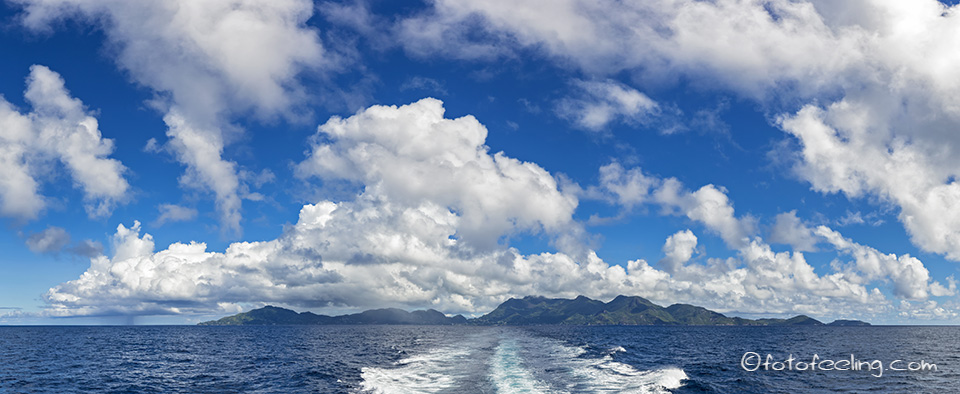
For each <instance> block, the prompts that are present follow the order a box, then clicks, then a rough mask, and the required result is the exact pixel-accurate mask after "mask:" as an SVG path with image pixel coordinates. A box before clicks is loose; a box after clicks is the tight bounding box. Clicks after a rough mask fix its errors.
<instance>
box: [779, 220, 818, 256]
mask: <svg viewBox="0 0 960 394" xmlns="http://www.w3.org/2000/svg"><path fill="white" fill-rule="evenodd" d="M770 241H771V242H775V243H780V244H786V245H790V246H792V247H793V250H796V251H800V252H815V251H817V238H816V237H815V236H814V235H813V231H812V230H810V228H809V227H807V226H806V225H804V224H803V222H801V221H800V218H798V217H797V211H796V210H793V211H790V212H783V213H780V214H778V215H777V216H776V218H774V224H773V228H772V229H770Z"/></svg>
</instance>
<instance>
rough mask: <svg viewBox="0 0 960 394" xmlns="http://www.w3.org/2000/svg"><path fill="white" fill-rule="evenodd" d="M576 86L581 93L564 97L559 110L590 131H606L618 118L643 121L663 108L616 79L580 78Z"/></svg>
mask: <svg viewBox="0 0 960 394" xmlns="http://www.w3.org/2000/svg"><path fill="white" fill-rule="evenodd" d="M574 86H575V87H576V88H577V90H579V93H580V94H581V96H580V97H568V98H565V99H563V100H560V102H559V103H558V104H557V113H558V114H559V115H560V116H561V117H563V118H566V119H567V120H569V121H571V122H573V123H574V124H575V125H577V126H579V127H582V128H585V129H587V130H591V131H602V130H604V128H606V127H607V125H608V124H609V123H610V122H613V121H616V120H618V119H619V120H621V121H623V122H626V123H639V122H642V121H644V120H645V119H646V118H647V117H649V116H652V115H655V114H656V113H657V112H658V110H659V106H658V105H657V103H656V102H655V101H653V100H651V99H650V98H649V97H647V95H645V94H643V93H640V92H639V91H637V90H636V89H634V88H631V87H629V86H626V85H624V84H622V83H619V82H616V81H612V80H607V81H581V80H577V81H575V82H574Z"/></svg>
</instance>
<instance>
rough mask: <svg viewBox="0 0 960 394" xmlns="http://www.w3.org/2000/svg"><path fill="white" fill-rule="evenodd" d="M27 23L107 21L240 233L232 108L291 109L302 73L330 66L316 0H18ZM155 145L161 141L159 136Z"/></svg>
mask: <svg viewBox="0 0 960 394" xmlns="http://www.w3.org/2000/svg"><path fill="white" fill-rule="evenodd" d="M17 3H20V4H22V5H23V7H24V10H25V13H24V15H23V23H24V25H26V26H27V27H29V28H33V29H36V30H45V29H49V28H50V26H54V25H56V24H57V23H58V22H59V21H60V20H63V19H71V18H75V19H79V20H81V21H84V22H88V23H90V24H93V25H96V26H99V27H102V28H103V29H104V31H105V33H106V35H107V38H108V40H109V41H110V53H111V54H114V55H115V56H116V60H117V64H118V65H119V67H121V68H122V69H124V70H126V71H128V72H129V73H130V75H131V76H132V77H133V78H134V79H135V80H136V81H137V82H138V83H140V84H143V85H145V86H148V87H150V88H152V89H154V90H155V91H157V92H159V93H160V99H159V100H158V101H156V102H154V103H153V104H154V105H155V106H157V107H159V108H160V109H161V110H162V111H163V112H165V113H166V116H165V117H164V121H165V122H166V123H167V126H168V127H169V129H168V131H167V136H168V137H169V144H170V146H171V147H172V150H173V151H174V152H175V155H176V157H177V159H178V160H180V162H181V163H183V164H184V165H186V167H187V169H186V174H185V176H184V177H183V178H182V180H183V183H184V184H185V185H187V186H192V187H200V188H203V189H206V190H210V191H211V192H213V194H214V196H215V199H216V206H217V210H218V211H219V212H220V215H221V224H222V226H223V229H224V230H225V231H227V232H233V233H236V234H239V232H240V230H241V228H240V219H241V212H240V211H241V199H240V197H239V195H238V193H239V192H238V189H239V188H240V183H239V181H238V177H237V171H238V169H237V165H236V163H234V162H232V161H230V160H228V159H225V158H224V157H223V148H224V146H226V145H227V144H228V143H229V142H230V140H232V139H233V138H234V137H233V136H231V134H232V133H234V132H235V131H232V130H235V129H236V128H235V127H234V126H231V125H230V124H229V120H230V117H231V116H234V115H246V114H248V113H253V114H256V115H257V116H259V117H263V118H268V117H273V116H276V115H277V114H283V115H289V116H294V115H293V113H292V112H291V111H292V110H293V109H295V108H298V107H299V105H300V104H299V103H300V102H302V101H304V100H303V99H304V98H305V97H306V93H305V92H304V91H303V89H302V88H301V87H300V86H299V84H298V82H297V76H298V74H300V73H301V72H302V71H303V70H305V69H319V68H322V67H324V66H326V65H328V62H327V60H326V59H325V58H324V50H323V47H322V45H321V44H320V39H319V37H318V34H317V32H316V31H314V30H313V29H310V28H308V27H307V26H306V25H305V22H306V21H307V19H309V18H310V16H311V15H312V13H313V2H311V1H309V0H278V1H269V2H262V1H256V0H213V1H192V0H177V1H166V0H144V1H116V0H18V1H17ZM154 146H155V144H154Z"/></svg>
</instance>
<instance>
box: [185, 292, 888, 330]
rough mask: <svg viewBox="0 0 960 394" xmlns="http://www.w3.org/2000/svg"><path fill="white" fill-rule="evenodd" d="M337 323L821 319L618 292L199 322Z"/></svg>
mask: <svg viewBox="0 0 960 394" xmlns="http://www.w3.org/2000/svg"><path fill="white" fill-rule="evenodd" d="M337 324H407V325H485V326H518V325H541V324H559V325H657V326H823V325H825V324H824V323H822V322H820V321H819V320H817V319H814V318H811V317H809V316H805V315H799V316H794V317H792V318H789V319H769V318H768V319H745V318H741V317H728V316H726V315H723V314H721V313H718V312H714V311H711V310H709V309H706V308H703V307H699V306H695V305H689V304H673V305H670V306H668V307H662V306H660V305H657V304H654V303H653V302H650V301H649V300H647V299H645V298H643V297H638V296H623V295H621V296H617V297H616V298H614V299H613V300H611V301H610V302H602V301H597V300H593V299H590V298H587V297H584V296H579V297H577V298H574V299H565V298H546V297H540V296H527V297H523V298H511V299H509V300H507V301H505V302H503V303H502V304H500V305H499V306H498V307H497V308H496V309H494V310H493V311H491V312H490V313H488V314H486V315H483V316H480V317H477V318H473V319H467V318H465V317H463V316H462V315H456V316H452V317H450V316H447V315H445V314H443V313H442V312H439V311H436V310H433V309H428V310H418V311H413V312H407V311H405V310H402V309H396V308H386V309H373V310H368V311H364V312H361V313H355V314H349V315H340V316H327V315H318V314H315V313H312V312H302V313H297V312H295V311H292V310H289V309H286V308H280V307H276V306H265V307H263V308H258V309H254V310H251V311H249V312H244V313H238V314H236V315H233V316H227V317H224V318H222V319H219V320H213V321H208V322H203V323H200V325H205V326H230V325H337ZM826 325H828V326H869V325H870V323H867V322H863V321H859V320H836V321H834V322H832V323H830V324H826Z"/></svg>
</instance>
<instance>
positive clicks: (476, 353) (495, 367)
mask: <svg viewBox="0 0 960 394" xmlns="http://www.w3.org/2000/svg"><path fill="white" fill-rule="evenodd" d="M624 352H626V349H624V348H623V347H622V346H617V347H614V348H612V349H609V350H608V351H607V352H605V354H604V355H603V356H600V357H597V356H595V355H594V356H590V354H589V352H587V350H586V349H585V348H583V347H577V346H569V345H566V344H564V343H563V342H561V341H558V340H555V339H550V338H546V337H537V336H531V335H529V334H526V333H523V332H521V331H519V330H502V331H499V332H498V333H496V335H477V336H473V337H470V338H464V339H463V340H461V341H459V342H458V343H456V344H450V345H448V346H441V347H437V348H434V349H432V350H430V351H427V352H424V353H420V354H419V355H415V356H411V357H407V358H405V359H402V360H400V361H398V362H397V363H396V364H395V365H394V366H392V367H386V368H363V370H362V376H361V377H362V378H363V381H362V382H361V392H362V393H376V394H401V393H402V394H413V393H473V392H477V393H479V392H486V393H490V392H492V393H501V394H520V393H529V394H566V393H629V394H661V393H668V392H669V390H672V389H676V388H679V387H681V386H682V385H683V381H684V380H686V379H687V375H686V373H685V372H684V371H683V370H682V369H680V368H660V369H653V370H639V369H637V368H635V367H633V366H631V365H629V364H625V363H622V362H619V361H617V360H615V359H614V355H616V354H618V353H624ZM594 354H595V353H594Z"/></svg>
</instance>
